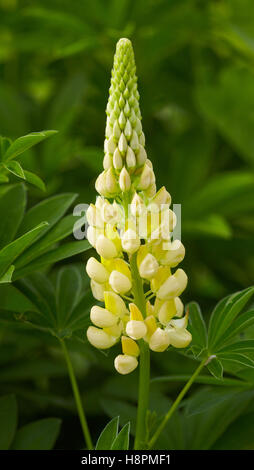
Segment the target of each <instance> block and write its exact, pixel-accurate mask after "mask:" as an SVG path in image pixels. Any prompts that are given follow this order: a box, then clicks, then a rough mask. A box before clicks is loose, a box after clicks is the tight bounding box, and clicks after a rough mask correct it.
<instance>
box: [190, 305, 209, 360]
mask: <svg viewBox="0 0 254 470" xmlns="http://www.w3.org/2000/svg"><path fill="white" fill-rule="evenodd" d="M187 311H189V330H190V332H191V334H192V342H191V347H192V348H193V350H194V353H197V354H199V353H200V352H201V351H202V350H204V349H205V348H206V347H207V329H206V324H205V321H204V318H203V316H202V313H201V310H200V307H199V305H198V304H197V303H196V302H191V303H190V304H188V305H187Z"/></svg>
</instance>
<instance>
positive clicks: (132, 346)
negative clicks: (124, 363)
mask: <svg viewBox="0 0 254 470" xmlns="http://www.w3.org/2000/svg"><path fill="white" fill-rule="evenodd" d="M121 340H122V351H123V353H124V354H127V355H129V356H135V357H137V356H139V347H138V345H137V343H136V342H135V341H134V340H133V339H131V338H129V337H128V336H122V338H121Z"/></svg>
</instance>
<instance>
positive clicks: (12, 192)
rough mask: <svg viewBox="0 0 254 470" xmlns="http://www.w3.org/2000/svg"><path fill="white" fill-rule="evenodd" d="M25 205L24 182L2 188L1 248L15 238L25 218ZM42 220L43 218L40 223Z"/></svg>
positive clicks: (0, 211)
mask: <svg viewBox="0 0 254 470" xmlns="http://www.w3.org/2000/svg"><path fill="white" fill-rule="evenodd" d="M7 207H8V211H7V210H6V208H7ZM25 207H26V189H25V186H24V185H23V184H22V183H19V184H15V185H10V186H8V187H5V188H4V189H2V191H1V192H0V220H1V223H0V249H1V248H2V247H4V246H5V245H6V244H8V243H10V242H11V241H12V240H13V238H14V236H15V234H16V232H17V230H18V227H19V225H20V222H21V220H22V218H23V215H24V211H25ZM44 220H45V219H44ZM41 221H42V219H41V220H40V221H39V223H40V222H41ZM31 228H32V227H31Z"/></svg>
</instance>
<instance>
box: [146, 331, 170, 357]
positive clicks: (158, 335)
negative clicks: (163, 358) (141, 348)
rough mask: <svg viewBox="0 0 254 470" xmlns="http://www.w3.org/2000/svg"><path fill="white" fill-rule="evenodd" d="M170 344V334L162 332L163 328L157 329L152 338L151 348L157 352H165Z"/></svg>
mask: <svg viewBox="0 0 254 470" xmlns="http://www.w3.org/2000/svg"><path fill="white" fill-rule="evenodd" d="M169 344H170V341H169V335H168V332H167V331H166V330H162V328H157V330H156V331H155V332H154V333H153V334H152V336H151V338H150V341H149V348H150V349H151V350H152V351H155V352H163V351H165V350H166V349H167V348H168V347H169Z"/></svg>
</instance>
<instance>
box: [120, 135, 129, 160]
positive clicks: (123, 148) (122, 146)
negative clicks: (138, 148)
mask: <svg viewBox="0 0 254 470" xmlns="http://www.w3.org/2000/svg"><path fill="white" fill-rule="evenodd" d="M127 145H128V144H127V140H126V137H125V135H124V134H123V132H122V134H121V136H120V139H119V142H118V148H119V150H120V152H121V154H122V155H123V154H125V152H126V150H127Z"/></svg>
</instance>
